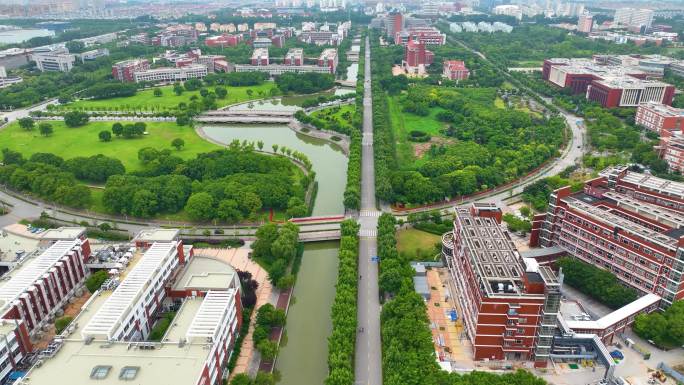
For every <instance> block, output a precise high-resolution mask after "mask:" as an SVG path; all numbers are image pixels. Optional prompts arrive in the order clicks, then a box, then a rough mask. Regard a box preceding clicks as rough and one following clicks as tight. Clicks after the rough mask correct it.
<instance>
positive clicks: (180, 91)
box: [173, 83, 185, 96]
mask: <svg viewBox="0 0 684 385" xmlns="http://www.w3.org/2000/svg"><path fill="white" fill-rule="evenodd" d="M183 91H185V89H184V88H183V86H182V85H181V84H180V83H175V84H174V85H173V93H174V94H176V96H181V95H182V94H183Z"/></svg>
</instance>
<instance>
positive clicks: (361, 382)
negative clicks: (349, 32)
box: [354, 37, 382, 385]
mask: <svg viewBox="0 0 684 385" xmlns="http://www.w3.org/2000/svg"><path fill="white" fill-rule="evenodd" d="M365 55H366V56H365V57H366V58H365V68H364V74H365V79H364V83H363V140H362V151H361V211H360V216H359V224H360V225H361V230H360V232H359V235H360V240H359V277H360V279H359V286H358V300H357V305H358V315H357V322H358V327H359V332H358V333H357V334H356V355H355V360H356V361H355V376H354V377H355V384H357V385H380V384H382V347H381V344H380V310H381V309H380V301H379V295H378V293H379V290H378V264H377V262H373V261H372V260H371V258H372V257H374V256H376V255H377V248H378V242H377V228H378V216H379V214H380V212H379V211H378V210H377V209H376V201H375V160H374V159H373V104H372V97H371V71H370V63H371V61H370V41H369V39H368V37H366V52H365Z"/></svg>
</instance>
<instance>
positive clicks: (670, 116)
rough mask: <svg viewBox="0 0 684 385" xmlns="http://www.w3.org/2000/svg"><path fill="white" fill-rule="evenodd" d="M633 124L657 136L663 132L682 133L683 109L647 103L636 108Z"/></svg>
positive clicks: (683, 123) (683, 125)
mask: <svg viewBox="0 0 684 385" xmlns="http://www.w3.org/2000/svg"><path fill="white" fill-rule="evenodd" d="M634 121H635V123H636V124H638V125H640V126H643V127H645V128H647V129H649V130H651V131H653V132H656V133H657V134H659V135H663V131H684V108H674V107H671V106H668V105H665V104H660V103H655V102H648V103H642V104H640V105H639V107H637V111H636V117H635V120H634Z"/></svg>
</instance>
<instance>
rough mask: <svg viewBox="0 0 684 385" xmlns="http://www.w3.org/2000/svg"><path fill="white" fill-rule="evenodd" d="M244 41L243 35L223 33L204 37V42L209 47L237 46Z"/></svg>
mask: <svg viewBox="0 0 684 385" xmlns="http://www.w3.org/2000/svg"><path fill="white" fill-rule="evenodd" d="M241 41H242V35H229V34H223V35H220V36H210V37H208V38H206V39H204V44H206V45H207V46H208V47H235V46H236V45H238V44H239V43H240V42H241Z"/></svg>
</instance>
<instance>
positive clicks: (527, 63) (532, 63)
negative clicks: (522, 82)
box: [514, 60, 544, 67]
mask: <svg viewBox="0 0 684 385" xmlns="http://www.w3.org/2000/svg"><path fill="white" fill-rule="evenodd" d="M543 64H544V62H543V61H541V60H519V61H516V62H515V65H514V67H541V66H542V65H543Z"/></svg>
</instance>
